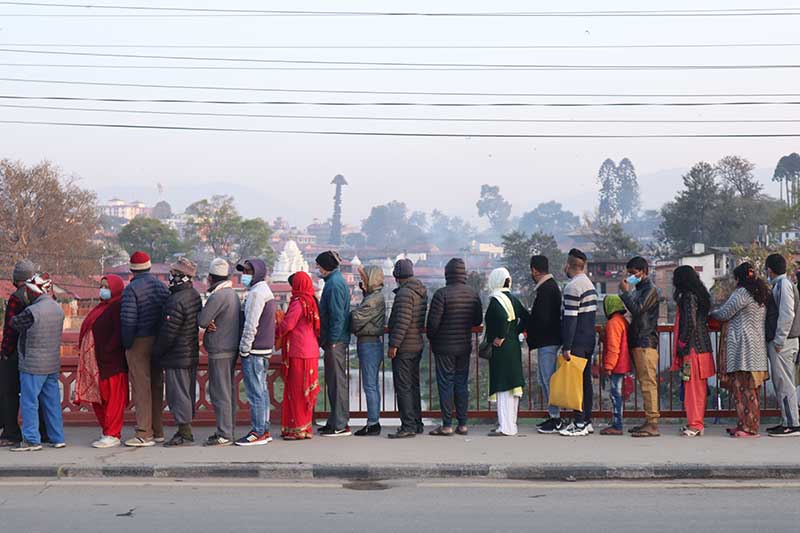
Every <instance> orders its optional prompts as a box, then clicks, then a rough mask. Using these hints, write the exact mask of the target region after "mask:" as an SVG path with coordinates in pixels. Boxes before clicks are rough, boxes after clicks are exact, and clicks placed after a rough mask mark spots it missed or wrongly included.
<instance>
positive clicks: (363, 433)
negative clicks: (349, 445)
mask: <svg viewBox="0 0 800 533" xmlns="http://www.w3.org/2000/svg"><path fill="white" fill-rule="evenodd" d="M380 434H381V425H380V424H372V425H371V426H364V427H363V428H361V429H359V430H358V431H356V432H355V433H354V435H355V436H356V437H377V436H378V435H380Z"/></svg>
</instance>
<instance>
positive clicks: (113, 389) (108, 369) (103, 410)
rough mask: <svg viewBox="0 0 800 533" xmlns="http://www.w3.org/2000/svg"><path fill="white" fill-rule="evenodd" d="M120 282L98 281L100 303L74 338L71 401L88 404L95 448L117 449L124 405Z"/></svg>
mask: <svg viewBox="0 0 800 533" xmlns="http://www.w3.org/2000/svg"><path fill="white" fill-rule="evenodd" d="M124 288H125V283H124V282H123V281H122V278H120V277H119V276H115V275H114V274H108V275H106V276H104V277H103V279H102V280H100V294H99V296H100V303H98V304H97V305H96V306H95V307H94V308H93V309H92V310H91V311H89V314H88V315H86V318H85V319H84V320H83V323H82V324H81V331H80V334H79V336H78V347H79V359H78V377H77V380H76V382H75V401H76V402H78V403H86V404H91V406H92V407H93V408H94V412H95V415H96V416H97V421H98V422H99V423H100V427H101V428H102V430H103V433H102V435H101V436H100V439H98V440H96V441H95V442H94V443H92V446H94V447H95V448H113V447H114V446H119V445H120V440H119V439H120V436H121V433H122V422H123V420H122V416H123V413H124V411H125V406H126V405H128V366H127V364H126V362H125V348H123V347H122V324H121V322H120V308H121V302H122V290H123V289H124Z"/></svg>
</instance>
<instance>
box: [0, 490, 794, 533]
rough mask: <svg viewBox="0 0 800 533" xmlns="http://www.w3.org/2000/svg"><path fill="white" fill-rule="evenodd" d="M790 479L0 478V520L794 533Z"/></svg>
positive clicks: (163, 527)
mask: <svg viewBox="0 0 800 533" xmlns="http://www.w3.org/2000/svg"><path fill="white" fill-rule="evenodd" d="M798 501H800V482H780V481H769V480H765V481H747V482H733V481H732V482H727V481H726V482H721V481H713V482H697V481H695V482H666V481H664V482H602V483H601V482H591V483H589V482H587V483H567V482H562V483H528V482H511V481H504V482H486V481H479V482H478V481H452V480H451V481H437V480H430V481H420V482H411V481H402V482H399V481H398V482H393V481H387V482H346V483H341V482H314V483H300V482H277V481H276V482H271V481H267V480H264V481H246V480H243V481H236V482H231V481H214V480H206V481H192V482H188V481H186V482H181V481H173V480H164V481H136V480H114V481H100V480H98V481H91V480H85V481H82V480H65V481H36V480H12V479H6V480H0V524H2V528H3V529H2V530H3V531H9V532H11V531H13V532H15V533H25V532H40V531H41V532H53V531H73V532H77V531H169V532H184V531H191V532H216V531H234V530H239V531H293V532H304V531H326V532H331V531H371V532H374V531H379V532H381V533H385V532H389V531H415V532H416V531H425V532H427V531H481V532H486V531H514V532H515V533H519V532H522V531H531V530H535V531H561V532H571V531H575V532H583V531H591V532H592V533H599V532H605V531H608V532H615V533H623V532H641V531H646V532H648V533H651V532H659V531H704V532H712V531H720V532H722V531H724V532H728V533H730V532H737V531H747V532H752V531H759V532H773V531H798V529H800V505H798Z"/></svg>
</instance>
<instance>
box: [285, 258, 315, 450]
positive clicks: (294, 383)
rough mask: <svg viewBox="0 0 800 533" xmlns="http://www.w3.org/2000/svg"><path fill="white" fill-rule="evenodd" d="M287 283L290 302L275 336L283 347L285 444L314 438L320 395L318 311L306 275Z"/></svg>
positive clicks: (296, 276) (294, 275)
mask: <svg viewBox="0 0 800 533" xmlns="http://www.w3.org/2000/svg"><path fill="white" fill-rule="evenodd" d="M290 283H291V285H292V299H291V301H290V302H289V308H288V309H287V310H286V316H284V317H283V320H282V321H281V323H280V324H279V325H278V330H277V335H276V336H277V337H278V338H279V339H280V342H281V344H282V346H283V349H282V352H283V364H284V374H283V375H284V388H283V404H282V409H281V436H282V437H283V438H284V439H285V440H303V439H310V438H311V436H312V435H313V430H312V424H313V419H314V406H315V405H316V403H317V394H318V393H319V381H318V377H317V367H318V361H319V344H318V342H317V339H318V338H319V308H318V306H317V299H316V297H315V296H314V283H313V282H312V281H311V277H310V276H309V275H308V274H306V273H305V272H296V273H295V274H293V275H292V276H291V278H290Z"/></svg>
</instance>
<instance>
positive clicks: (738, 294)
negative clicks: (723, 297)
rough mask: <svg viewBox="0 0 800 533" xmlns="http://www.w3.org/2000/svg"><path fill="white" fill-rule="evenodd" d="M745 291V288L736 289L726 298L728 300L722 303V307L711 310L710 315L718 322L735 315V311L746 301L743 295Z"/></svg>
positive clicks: (742, 306) (739, 309)
mask: <svg viewBox="0 0 800 533" xmlns="http://www.w3.org/2000/svg"><path fill="white" fill-rule="evenodd" d="M746 292H747V291H746V290H745V289H736V290H735V291H733V294H731V297H730V298H728V301H727V302H725V303H724V304H722V307H720V308H719V309H717V310H716V311H713V312H712V313H711V317H712V318H715V319H717V320H719V321H720V322H727V321H729V320H730V319H732V318H733V317H734V316H736V313H738V312H739V311H741V310H742V309H744V308H745V306H746V305H747V303H748V298H747V296H745V293H746Z"/></svg>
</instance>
